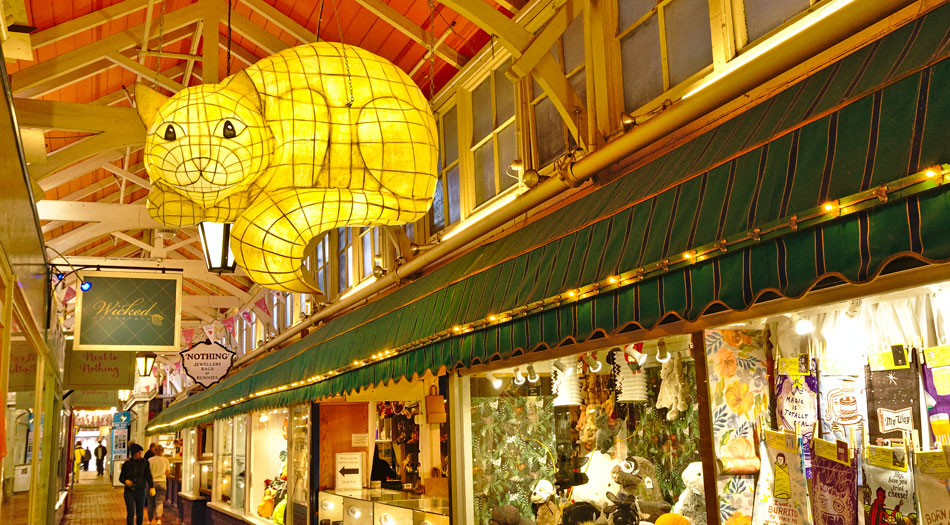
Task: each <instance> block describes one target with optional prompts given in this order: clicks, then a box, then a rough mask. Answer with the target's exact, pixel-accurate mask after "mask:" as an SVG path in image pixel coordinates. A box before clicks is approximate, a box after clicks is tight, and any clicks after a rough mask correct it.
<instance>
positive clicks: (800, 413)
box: [775, 370, 818, 479]
mask: <svg viewBox="0 0 950 525" xmlns="http://www.w3.org/2000/svg"><path fill="white" fill-rule="evenodd" d="M775 413H776V416H777V417H778V421H779V424H780V425H781V427H782V428H783V429H786V430H797V431H799V432H801V435H802V439H803V440H804V441H805V443H809V442H811V438H812V433H813V431H814V428H815V424H816V423H817V422H818V379H817V378H816V377H815V376H814V375H810V373H809V372H808V371H807V370H806V374H805V375H781V374H780V375H779V376H778V381H777V382H776V385H775ZM803 459H804V464H805V477H806V478H809V479H810V478H811V450H810V448H809V447H806V448H805V456H804V458H803Z"/></svg>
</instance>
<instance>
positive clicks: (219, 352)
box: [180, 341, 235, 388]
mask: <svg viewBox="0 0 950 525" xmlns="http://www.w3.org/2000/svg"><path fill="white" fill-rule="evenodd" d="M180 355H181V364H182V367H183V368H184V369H185V373H186V374H188V377H190V378H192V379H193V380H194V381H195V383H198V384H200V385H202V386H204V387H205V388H208V387H209V386H211V385H213V384H215V383H217V382H218V381H220V380H221V378H222V377H224V376H225V374H227V373H228V370H231V365H232V364H233V363H234V355H235V354H234V352H232V351H231V350H228V349H227V348H225V347H224V346H222V345H221V343H210V342H208V341H205V342H203V343H198V344H196V345H194V346H192V347H191V348H189V349H187V350H182V351H181V353H180Z"/></svg>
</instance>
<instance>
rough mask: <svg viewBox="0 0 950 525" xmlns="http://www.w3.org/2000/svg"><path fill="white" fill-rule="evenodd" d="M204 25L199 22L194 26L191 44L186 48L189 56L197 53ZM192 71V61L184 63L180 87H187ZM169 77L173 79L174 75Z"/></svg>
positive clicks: (193, 62) (202, 22) (193, 68)
mask: <svg viewBox="0 0 950 525" xmlns="http://www.w3.org/2000/svg"><path fill="white" fill-rule="evenodd" d="M204 24H205V23H204V20H199V21H198V23H197V24H195V31H194V33H193V34H192V35H191V43H190V44H189V46H188V53H189V54H191V55H194V54H195V53H197V52H198V43H199V42H201V32H202V28H203V27H204ZM202 61H204V57H202ZM194 70H195V61H194V60H188V61H187V62H185V71H184V72H183V74H182V77H181V85H183V86H185V87H188V85H189V84H190V82H191V74H192V73H193V72H194ZM169 76H170V77H171V78H175V75H169Z"/></svg>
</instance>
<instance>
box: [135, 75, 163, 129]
mask: <svg viewBox="0 0 950 525" xmlns="http://www.w3.org/2000/svg"><path fill="white" fill-rule="evenodd" d="M168 98H169V97H166V96H165V95H162V94H161V93H159V92H158V91H155V90H154V89H152V88H150V87H148V86H146V85H145V84H143V83H141V82H137V83H136V84H135V109H137V110H138V112H139V117H141V118H142V122H144V123H145V127H146V128H147V127H149V126H151V125H152V121H153V120H155V115H158V110H159V109H160V108H161V107H162V104H164V103H165V101H166V100H168Z"/></svg>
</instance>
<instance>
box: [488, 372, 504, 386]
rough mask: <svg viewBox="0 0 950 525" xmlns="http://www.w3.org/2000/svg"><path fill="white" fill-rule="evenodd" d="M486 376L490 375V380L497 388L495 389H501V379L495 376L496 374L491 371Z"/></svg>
mask: <svg viewBox="0 0 950 525" xmlns="http://www.w3.org/2000/svg"><path fill="white" fill-rule="evenodd" d="M486 377H488V381H489V382H490V383H491V386H492V387H494V388H495V390H501V384H502V381H501V379H499V378H497V377H495V374H493V373H491V372H488V374H487V376H486Z"/></svg>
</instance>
